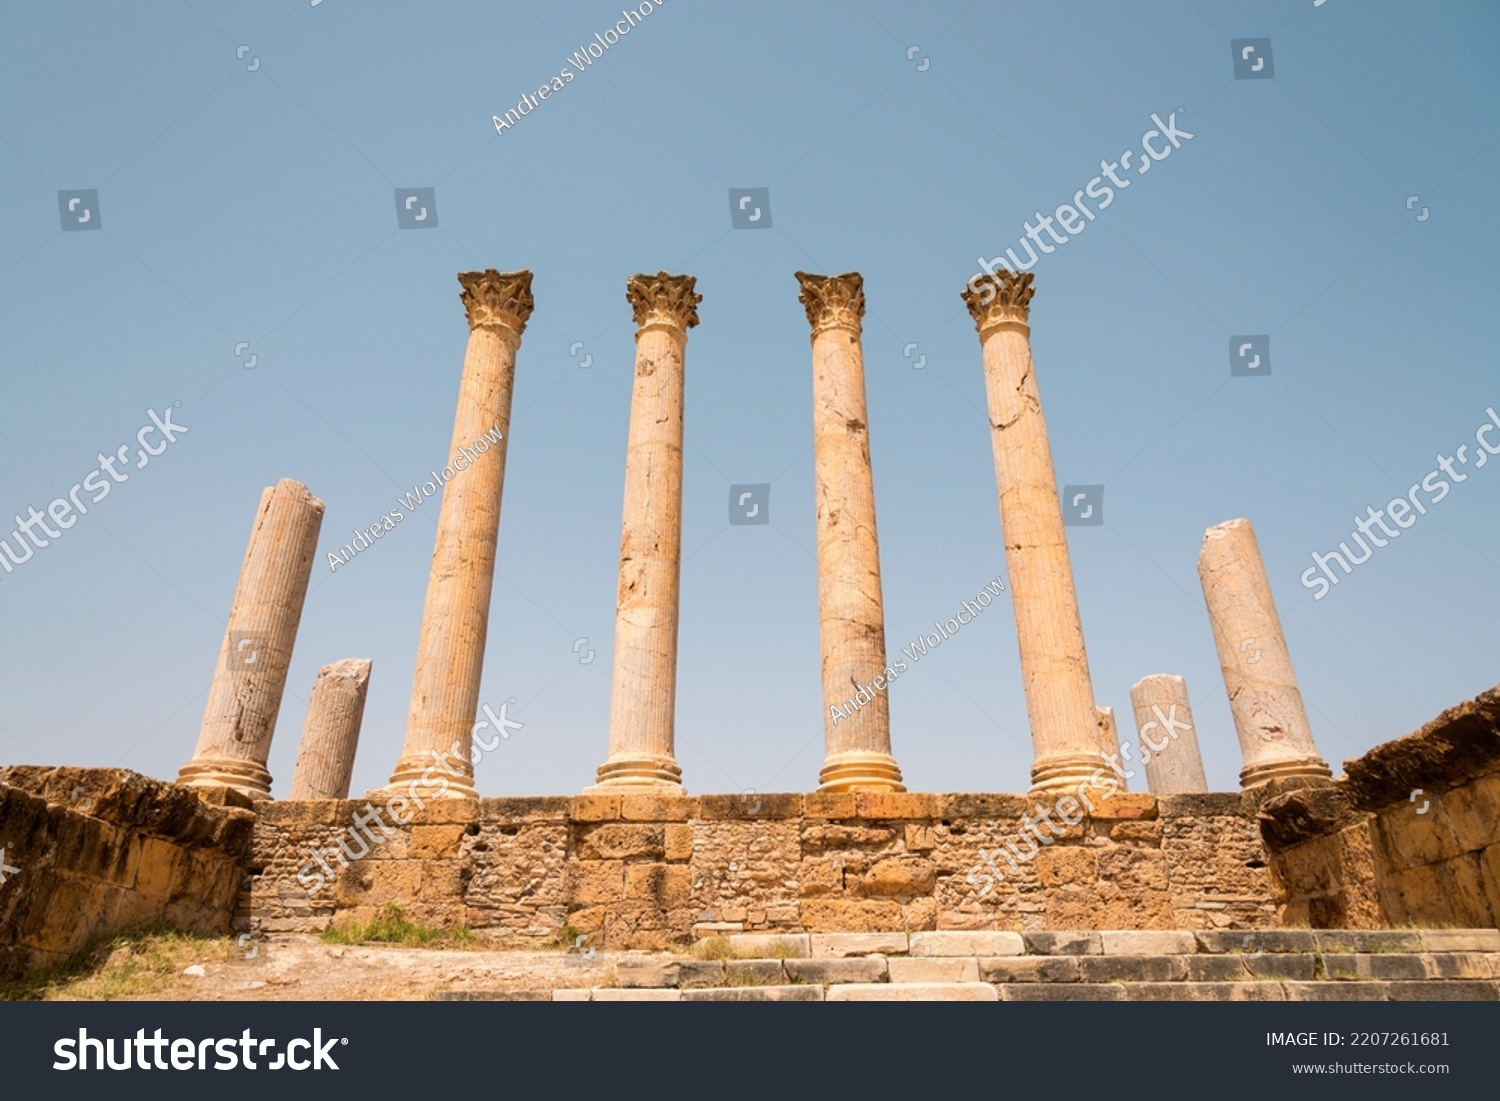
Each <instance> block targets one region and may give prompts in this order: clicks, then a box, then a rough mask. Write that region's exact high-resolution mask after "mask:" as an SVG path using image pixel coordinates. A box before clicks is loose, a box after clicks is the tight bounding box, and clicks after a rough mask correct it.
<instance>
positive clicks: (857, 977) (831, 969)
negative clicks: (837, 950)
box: [783, 956, 895, 983]
mask: <svg viewBox="0 0 1500 1101" xmlns="http://www.w3.org/2000/svg"><path fill="white" fill-rule="evenodd" d="M886 963H887V961H886V959H885V957H883V956H859V957H854V958H849V959H811V960H786V961H785V963H784V964H783V966H784V967H785V968H786V973H787V974H788V975H789V976H791V977H792V978H793V979H798V980H800V981H802V982H810V983H811V982H815V983H850V982H881V981H883V980H884V979H885V978H886V976H887V974H888V970H887V966H886ZM891 981H893V982H894V981H895V980H894V979H893V980H891Z"/></svg>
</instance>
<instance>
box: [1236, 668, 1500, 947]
mask: <svg viewBox="0 0 1500 1101" xmlns="http://www.w3.org/2000/svg"><path fill="white" fill-rule="evenodd" d="M1344 772H1345V776H1344V777H1343V778H1341V779H1340V780H1338V781H1336V782H1327V783H1323V784H1317V785H1314V786H1309V787H1305V788H1302V789H1300V790H1294V791H1284V792H1279V793H1276V794H1275V795H1274V796H1273V797H1271V798H1268V799H1267V800H1266V801H1265V802H1264V803H1263V805H1262V807H1261V811H1260V818H1261V824H1262V832H1263V834H1264V837H1265V841H1266V846H1267V849H1268V850H1269V852H1270V853H1271V855H1272V858H1271V869H1272V877H1271V882H1272V886H1273V890H1274V892H1275V897H1276V902H1277V904H1278V905H1279V906H1280V907H1281V912H1282V916H1283V921H1284V922H1285V923H1286V924H1288V925H1311V926H1313V927H1315V928H1325V929H1326V928H1350V929H1374V928H1389V927H1393V926H1402V925H1417V926H1427V927H1432V926H1461V927H1468V928H1479V927H1496V926H1500V687H1497V688H1492V689H1490V690H1489V691H1488V692H1485V693H1483V694H1481V695H1480V696H1478V697H1476V698H1475V699H1473V700H1470V701H1468V702H1466V703H1462V704H1460V705H1459V706H1457V707H1453V708H1449V709H1448V710H1447V711H1444V712H1443V713H1442V714H1441V715H1439V716H1438V717H1437V718H1436V719H1434V720H1433V721H1432V722H1430V723H1428V724H1427V725H1426V726H1424V727H1423V728H1422V729H1421V730H1418V731H1417V732H1416V733H1414V734H1408V735H1407V736H1406V737H1404V738H1397V739H1396V740H1395V741H1392V742H1386V743H1385V744H1383V745H1379V746H1376V747H1375V748H1374V749H1372V750H1371V751H1370V752H1369V753H1367V754H1365V755H1364V756H1363V757H1360V758H1358V759H1356V760H1352V761H1346V762H1344Z"/></svg>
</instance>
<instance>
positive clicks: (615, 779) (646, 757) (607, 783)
mask: <svg viewBox="0 0 1500 1101" xmlns="http://www.w3.org/2000/svg"><path fill="white" fill-rule="evenodd" d="M597 776H598V779H597V783H594V784H591V785H590V786H589V787H586V788H584V789H583V794H584V795H630V794H634V793H640V794H644V795H686V794H687V791H686V790H685V789H684V788H683V786H682V768H681V766H679V765H678V764H677V762H676V761H674V760H672V758H670V757H663V756H659V755H657V754H654V753H631V754H620V755H619V756H616V757H611V758H610V759H609V760H607V761H605V762H604V763H603V764H602V765H600V766H599V771H598V774H597Z"/></svg>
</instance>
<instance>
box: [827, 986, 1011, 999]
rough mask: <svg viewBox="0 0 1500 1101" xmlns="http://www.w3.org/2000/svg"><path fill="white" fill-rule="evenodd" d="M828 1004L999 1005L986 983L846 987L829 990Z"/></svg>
mask: <svg viewBox="0 0 1500 1101" xmlns="http://www.w3.org/2000/svg"><path fill="white" fill-rule="evenodd" d="M825 1000H826V1001H830V1002H998V1001H999V1000H1000V996H999V995H998V994H996V993H995V988H994V987H993V986H991V985H990V984H989V983H985V982H977V983H967V982H966V983H900V984H897V983H846V984H842V985H839V986H830V987H829V988H828V995H827V998H826V999H825Z"/></svg>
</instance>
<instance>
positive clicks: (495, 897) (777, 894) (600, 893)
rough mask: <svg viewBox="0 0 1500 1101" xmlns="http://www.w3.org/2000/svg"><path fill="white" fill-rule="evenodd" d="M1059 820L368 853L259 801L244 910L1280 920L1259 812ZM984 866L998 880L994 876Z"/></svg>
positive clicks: (1164, 809)
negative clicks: (1011, 849) (1032, 852)
mask: <svg viewBox="0 0 1500 1101" xmlns="http://www.w3.org/2000/svg"><path fill="white" fill-rule="evenodd" d="M1055 803H1056V800H1055V799H1048V800H1040V799H1037V798H1028V797H1026V796H1018V795H999V794H995V795H989V794H982V795H923V794H878V795H877V794H868V795H849V794H834V795H829V794H808V795H800V794H791V795H771V794H748V795H740V796H731V795H704V796H699V797H687V798H671V797H661V796H647V795H625V796H619V795H610V796H602V795H587V796H578V797H576V798H529V799H483V800H480V801H478V802H477V803H474V802H463V801H458V800H453V801H444V802H435V803H432V804H430V805H429V806H428V807H427V808H425V809H424V810H421V811H416V810H415V809H413V808H398V809H400V810H401V811H402V816H403V817H407V816H408V815H411V817H410V820H409V821H408V822H407V824H405V825H403V826H400V827H399V828H398V827H395V826H394V824H393V825H392V828H391V829H390V830H389V831H386V830H382V829H381V827H380V826H378V825H375V824H373V822H371V824H370V825H369V828H368V832H369V834H370V836H371V837H374V838H379V839H380V842H379V843H376V844H371V842H370V840H369V839H368V838H367V837H365V836H363V835H360V834H359V833H358V831H352V830H351V823H352V821H353V817H354V815H355V814H356V813H360V814H364V815H365V816H366V821H367V822H368V821H370V819H369V817H368V812H367V811H365V810H364V808H365V807H366V804H365V803H363V802H356V801H341V802H334V801H328V802H308V803H263V804H260V805H258V806H257V811H258V812H259V816H260V817H259V819H258V821H257V825H256V830H255V841H254V847H253V852H252V855H251V862H250V864H251V873H252V875H251V878H250V883H251V889H250V893H249V897H248V906H247V907H246V910H247V912H248V916H249V917H250V919H251V923H252V926H253V927H254V928H255V929H257V930H260V931H265V932H271V933H274V932H315V931H319V930H322V929H325V928H327V927H329V926H330V925H331V924H333V923H334V922H335V921H337V922H339V923H343V922H347V921H353V920H365V919H368V918H369V917H371V916H373V914H374V913H375V912H376V911H377V910H378V908H379V907H381V906H383V905H385V904H387V903H397V904H400V905H401V906H402V907H403V909H404V911H405V912H406V916H407V917H408V918H410V919H411V920H414V921H418V922H421V923H424V924H435V925H445V926H456V925H467V926H469V927H470V928H472V929H474V930H476V931H483V932H485V933H489V934H494V935H510V936H516V937H521V938H537V939H547V938H552V937H555V936H557V935H558V934H560V933H561V932H563V930H564V929H565V928H566V927H568V926H572V927H573V928H574V929H576V930H577V931H579V932H584V933H590V934H595V940H594V941H593V942H592V943H594V944H597V945H601V946H603V945H608V946H610V947H632V946H648V945H650V944H652V943H660V942H661V941H663V940H670V939H688V938H691V937H693V936H694V935H697V936H703V935H707V934H712V933H716V932H738V931H742V930H743V931H756V930H764V931H770V932H809V933H823V932H841V931H860V932H878V931H919V930H930V929H1011V930H1043V929H1081V928H1084V929H1086V928H1094V929H1100V928H1103V929H1241V928H1244V929H1250V928H1261V927H1267V926H1271V925H1273V924H1275V920H1276V911H1275V906H1274V904H1273V903H1272V900H1271V894H1270V884H1269V881H1268V876H1267V872H1266V869H1265V850H1264V848H1263V846H1262V844H1261V841H1260V838H1259V836H1258V834H1257V828H1256V820H1255V812H1254V807H1253V806H1252V805H1249V804H1247V803H1246V802H1245V801H1244V800H1242V797H1241V796H1239V795H1237V794H1222V795H1196V796H1171V797H1166V798H1162V799H1159V800H1158V799H1156V798H1155V797H1153V796H1150V795H1127V794H1119V795H1115V796H1113V797H1111V798H1108V799H1097V800H1095V809H1094V813H1093V814H1091V815H1086V816H1085V817H1083V818H1082V820H1081V821H1077V822H1076V824H1074V825H1071V826H1065V825H1064V824H1063V823H1062V822H1060V821H1059V820H1058V815H1057V812H1056V810H1055V809H1054V806H1055ZM1075 807H1076V804H1075ZM376 809H380V808H376ZM1044 809H1045V810H1050V811H1052V818H1051V821H1052V822H1054V823H1055V824H1056V831H1055V833H1054V832H1050V831H1049V830H1048V828H1047V827H1046V826H1045V825H1043V826H1040V827H1039V832H1041V833H1042V834H1044V835H1046V836H1047V837H1048V839H1049V841H1050V843H1048V844H1041V845H1037V846H1036V847H1037V849H1038V852H1037V854H1036V856H1035V858H1034V859H1031V860H1027V861H1021V862H1018V865H1017V867H1015V868H1012V867H1011V866H1010V864H1009V862H1008V861H1007V859H1006V858H1005V857H1003V856H1000V855H996V854H994V852H993V850H995V849H997V848H999V847H1001V846H1002V845H1003V844H1004V843H1005V842H1006V841H1007V840H1008V839H1011V840H1014V839H1015V838H1016V836H1017V834H1018V831H1019V830H1020V826H1021V822H1022V818H1023V816H1026V815H1032V816H1035V815H1036V814H1037V813H1038V811H1040V810H1044ZM1064 809H1066V810H1067V811H1068V812H1069V817H1070V818H1077V814H1076V812H1075V808H1074V807H1067V808H1064ZM382 818H383V820H385V821H387V822H389V821H390V816H389V815H387V814H385V813H384V812H383V811H382ZM340 837H342V838H343V844H344V846H345V847H344V849H343V850H342V853H341V850H340V849H339V848H338V840H339V838H340ZM355 837H358V839H357V840H355V839H354V838H355ZM1017 848H1018V849H1019V851H1020V852H1022V853H1026V852H1028V850H1029V846H1026V845H1023V844H1021V843H1019V842H1018V843H1017ZM330 850H331V852H330ZM980 850H984V851H985V852H987V853H989V854H990V855H991V859H992V860H993V861H994V863H995V864H996V865H997V866H998V868H999V869H1000V870H1001V871H1002V872H1003V873H1004V874H1003V876H1002V877H1001V878H1000V879H999V880H998V881H996V877H995V876H994V874H993V873H992V871H991V869H989V868H988V867H987V866H986V865H985V864H984V863H983V862H982V858H981V856H980ZM314 851H316V852H318V853H319V854H320V855H321V856H322V864H323V866H322V867H320V865H319V864H318V863H316V862H315V860H314V856H313V853H314ZM340 853H341V854H340ZM334 854H340V855H334ZM325 873H326V874H325ZM986 888H988V889H986ZM599 934H602V936H599Z"/></svg>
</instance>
